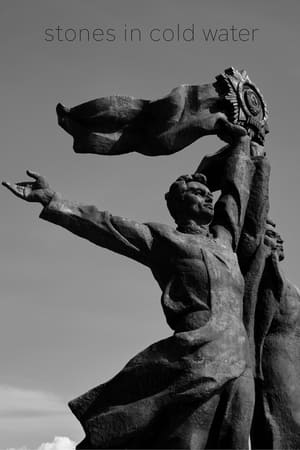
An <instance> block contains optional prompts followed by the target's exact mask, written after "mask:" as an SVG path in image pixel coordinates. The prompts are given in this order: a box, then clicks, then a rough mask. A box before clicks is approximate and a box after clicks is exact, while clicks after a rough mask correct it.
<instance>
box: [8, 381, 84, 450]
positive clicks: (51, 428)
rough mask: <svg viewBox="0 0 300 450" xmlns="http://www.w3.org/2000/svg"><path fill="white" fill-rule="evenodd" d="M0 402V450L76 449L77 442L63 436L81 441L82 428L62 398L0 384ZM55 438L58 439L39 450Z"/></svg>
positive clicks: (47, 393)
mask: <svg viewBox="0 0 300 450" xmlns="http://www.w3.org/2000/svg"><path fill="white" fill-rule="evenodd" d="M0 399H1V401H0V441H1V442H0V450H4V449H10V450H15V449H18V450H29V449H32V448H35V449H36V450H74V448H75V444H74V442H73V441H72V440H70V439H69V438H67V437H61V436H65V435H67V436H68V435H69V436H75V439H78V441H80V440H82V437H81V435H82V430H81V427H80V425H79V424H78V423H77V421H76V420H75V418H74V416H73V415H72V414H71V412H70V410H69V409H68V406H67V402H66V401H64V400H63V399H61V398H60V397H59V396H57V395H55V394H53V393H50V392H45V391H41V390H34V389H24V388H20V387H15V386H9V385H0ZM52 436H58V437H56V438H55V439H54V441H53V442H46V443H44V444H41V445H40V446H39V447H38V444H39V443H40V442H45V440H47V439H49V440H51V439H52ZM24 443H25V445H24ZM37 447H38V448H37Z"/></svg>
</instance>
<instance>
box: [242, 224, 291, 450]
mask: <svg viewBox="0 0 300 450" xmlns="http://www.w3.org/2000/svg"><path fill="white" fill-rule="evenodd" d="M262 253H263V255H264V258H262V260H261V264H262V266H263V273H262V276H261V281H260V285H259V291H258V303H257V308H256V314H255V323H256V327H255V342H256V352H257V380H256V407H255V414H254V421H253V429H252V433H251V443H252V448H255V449H261V448H270V449H277V450H279V449H282V448H284V449H298V448H300V387H299V380H300V292H299V289H298V288H297V287H296V286H295V285H294V284H292V283H291V282H290V281H289V280H288V279H287V278H286V277H285V275H284V274H283V272H282V269H281V267H280V263H279V262H280V261H281V260H282V259H283V258H284V252H283V241H282V239H281V237H280V235H279V234H278V233H276V231H275V227H274V224H273V222H271V221H268V224H267V228H266V236H265V240H264V244H263V245H262Z"/></svg>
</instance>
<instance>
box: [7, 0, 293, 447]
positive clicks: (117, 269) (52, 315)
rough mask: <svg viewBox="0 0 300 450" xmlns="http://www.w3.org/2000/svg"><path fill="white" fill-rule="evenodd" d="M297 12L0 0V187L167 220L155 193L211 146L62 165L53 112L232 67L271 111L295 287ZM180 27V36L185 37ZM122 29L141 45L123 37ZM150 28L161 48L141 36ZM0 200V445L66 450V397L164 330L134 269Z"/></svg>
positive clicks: (153, 297) (274, 196)
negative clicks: (42, 190)
mask: <svg viewBox="0 0 300 450" xmlns="http://www.w3.org/2000/svg"><path fill="white" fill-rule="evenodd" d="M299 13H300V4H299V2H298V0H285V2H276V3H275V2H271V0H266V1H263V2H262V1H258V0H252V1H251V2H248V1H244V0H239V1H237V0H226V1H224V0H209V1H208V0H205V1H198V0H197V1H196V0H186V1H184V2H183V1H179V0H164V1H158V0H152V1H151V2H150V1H145V0H109V1H108V0H84V1H83V0H81V1H79V0H72V1H71V0H51V1H49V0H48V1H45V0H26V2H24V1H22V0H1V2H0V56H1V71H0V98H1V105H2V106H1V108H0V123H1V166H0V172H1V174H0V176H1V179H2V180H7V181H22V180H25V179H27V177H26V174H25V170H26V169H28V168H29V169H32V170H36V171H38V172H40V173H41V174H43V175H44V176H45V177H46V178H47V179H48V180H49V182H50V184H51V186H52V187H53V188H54V189H55V190H57V191H59V192H61V193H63V195H64V196H65V197H66V198H68V199H70V200H77V201H80V202H83V203H87V204H95V205H97V206H98V207H99V209H101V210H109V211H110V212H112V213H113V214H117V215H121V216H125V217H129V218H132V219H135V220H138V221H141V222H147V221H151V222H162V223H169V224H171V223H172V222H171V219H170V218H169V216H168V213H167V209H166V206H165V203H164V195H163V194H164V193H165V192H166V191H167V189H168V186H169V185H170V183H171V182H172V181H173V180H174V179H175V178H176V177H178V176H179V175H181V174H185V173H191V172H193V171H194V170H195V169H196V167H197V166H198V164H199V162H200V160H201V159H202V157H203V156H204V155H205V154H209V153H213V152H214V151H216V150H217V149H219V148H220V147H221V146H222V143H220V141H219V140H218V139H217V138H216V137H213V136H210V137H206V138H203V139H201V140H200V141H197V142H195V143H194V144H192V145H191V146H190V147H189V148H187V149H185V150H184V151H182V152H179V153H177V154H176V155H172V156H171V157H157V158H150V157H145V156H142V155H139V154H135V153H132V154H130V155H124V156H115V157H106V156H97V155H76V154H75V153H74V152H73V150H72V138H71V137H70V136H69V135H67V134H66V133H65V132H64V131H63V130H62V129H61V128H59V126H58V125H57V121H56V113H55V106H56V104H57V102H62V103H64V104H65V105H67V106H75V105H77V104H79V103H82V102H84V101H87V100H90V99H94V98H97V97H103V96H108V95H113V94H119V95H129V96H134V97H137V98H145V99H157V98H159V97H162V96H164V95H166V94H168V93H169V92H170V91H171V89H173V88H174V87H176V86H178V85H180V84H204V83H207V82H213V81H214V77H215V76H216V75H218V74H219V73H221V72H223V70H224V69H226V68H227V67H230V66H234V67H236V68H238V69H242V68H244V69H246V70H247V72H248V74H249V76H250V78H251V79H252V80H253V81H254V82H255V83H256V84H257V85H258V86H259V88H260V90H261V91H262V93H263V95H264V98H265V100H266V102H267V104H268V109H269V111H270V130H271V132H270V134H269V136H268V137H267V141H266V148H265V150H266V152H267V154H268V156H269V159H270V160H271V164H272V174H271V182H270V201H271V210H270V216H271V217H272V218H273V220H275V222H276V223H277V229H278V231H279V232H280V233H281V235H282V237H283V239H284V241H285V253H286V260H285V262H284V263H283V265H284V269H285V272H286V274H287V276H288V278H289V279H290V280H292V281H293V282H294V283H296V284H298V285H300V275H299V254H300V240H299V238H298V236H299V231H298V228H299V227H298V223H299V222H298V221H299V219H300V213H299V168H300V152H299V141H300V127H299V117H298V110H299V101H300V95H299V86H298V84H299V75H300V60H299V43H300V40H299V37H300V36H299V33H300V32H299V26H298V20H299ZM58 26H59V27H60V28H61V30H62V31H60V35H59V36H58V35H57V34H55V33H57V31H56V30H55V29H57V27H58ZM232 26H234V27H236V28H237V29H240V28H247V29H249V30H250V35H249V36H253V40H252V39H251V40H249V41H232V40H230V41H228V42H224V41H223V42H220V41H214V42H213V41H209V42H206V41H205V39H204V38H203V31H202V30H203V29H204V30H205V31H207V30H208V29H209V28H211V29H213V30H216V29H220V28H224V27H229V28H230V27H232ZM178 27H179V37H178V38H177V37H175V38H174V40H169V41H168V42H166V41H163V34H162V33H163V30H165V29H166V28H171V29H174V30H175V31H177V29H178ZM192 27H194V33H195V39H194V40H191V39H189V36H191V34H190V33H189V32H185V34H184V30H186V29H188V28H189V29H191V28H192ZM71 28H72V29H73V30H75V34H76V33H77V34H76V36H77V37H78V29H79V28H88V29H89V30H90V31H91V32H92V31H93V30H94V29H99V28H101V29H102V30H103V35H100V34H99V33H100V32H97V33H98V34H96V37H97V39H100V37H101V36H102V37H104V38H105V39H104V40H102V41H100V40H93V41H91V40H90V41H89V42H88V41H87V40H84V41H81V42H80V41H79V40H78V39H77V38H76V39H74V40H73V41H72V39H73V38H74V36H75V34H74V32H73V31H68V32H67V34H65V31H66V30H67V29H71ZM125 28H126V29H127V30H130V29H132V28H137V29H139V30H140V31H139V32H136V33H140V35H141V40H137V39H135V40H134V42H132V41H130V40H129V39H127V40H125V38H124V30H125ZM153 28H156V29H157V28H158V29H159V31H156V33H157V34H155V39H159V38H160V41H154V40H151V39H150V38H149V32H150V30H151V29H153ZM109 30H110V31H109ZM252 30H256V31H254V32H252ZM112 35H114V36H115V39H114V40H112V39H113V38H112V37H111V36H112ZM164 36H166V37H167V39H170V36H171V32H170V31H168V32H166V34H165V35H164ZM183 36H185V38H186V40H184V37H183ZM58 38H59V39H58ZM67 39H69V41H68V40H67ZM0 204H1V210H2V219H1V232H0V242H1V258H0V277H1V283H0V285H1V297H0V298H1V306H2V308H1V309H2V314H1V315H0V358H1V372H0V398H1V401H0V449H2V450H3V449H7V448H10V449H17V448H22V449H38V448H39V450H58V449H59V450H62V449H67V448H68V449H69V448H71V447H72V445H73V443H74V442H78V441H80V440H81V439H82V438H83V432H82V429H81V426H80V424H79V422H78V421H77V420H76V419H75V417H74V416H73V415H72V413H71V412H70V411H69V410H68V407H67V402H68V401H69V400H71V399H73V398H75V397H76V396H78V395H80V394H82V393H83V392H86V391H87V390H88V389H90V388H92V387H94V386H96V385H97V384H99V383H101V382H104V381H106V380H108V379H109V378H110V377H112V376H113V375H114V374H116V372H117V371H119V370H120V369H121V368H122V367H123V366H124V364H125V363H126V362H127V361H128V360H129V359H130V358H131V357H132V356H134V355H135V354H136V353H137V352H138V351H140V350H142V349H143V348H145V347H146V346H148V345H150V344H151V343H153V342H155V341H156V340H159V339H161V338H163V337H166V336H168V335H169V334H170V330H169V329H168V327H167V325H166V323H165V319H164V317H163V314H162V311H161V307H160V292H159V288H158V286H156V284H155V281H154V280H153V279H152V277H151V273H150V271H149V270H148V269H147V268H145V267H142V266H141V267H140V266H139V265H138V263H136V262H134V261H130V260H126V258H125V257H122V256H118V255H116V254H111V253H109V251H107V250H104V249H101V248H99V247H96V246H93V245H92V244H90V243H89V242H87V241H84V240H81V239H80V238H78V237H75V236H72V235H71V234H70V233H68V232H67V231H65V230H63V229H61V228H58V227H56V226H54V225H53V224H50V223H47V222H45V221H42V220H40V219H39V218H38V215H39V213H40V210H41V208H40V206H39V205H33V204H28V203H25V202H22V201H21V200H19V199H17V198H14V197H13V196H12V195H11V194H10V193H9V192H8V191H6V190H5V189H4V188H3V189H1V190H0ZM46 443H48V444H49V445H48V444H47V445H48V447H47V445H46Z"/></svg>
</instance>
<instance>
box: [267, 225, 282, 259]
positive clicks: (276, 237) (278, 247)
mask: <svg viewBox="0 0 300 450" xmlns="http://www.w3.org/2000/svg"><path fill="white" fill-rule="evenodd" d="M265 244H266V245H269V247H272V248H273V249H274V250H275V251H276V253H277V255H278V259H279V261H282V260H283V259H284V249H283V240H282V238H281V236H280V234H278V233H277V232H276V231H275V229H274V227H272V226H271V225H269V224H268V225H267V228H266V238H265Z"/></svg>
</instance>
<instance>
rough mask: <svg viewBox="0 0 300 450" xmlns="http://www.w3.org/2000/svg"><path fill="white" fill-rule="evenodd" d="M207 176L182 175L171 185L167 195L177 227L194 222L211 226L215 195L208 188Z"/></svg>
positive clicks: (197, 174)
mask: <svg viewBox="0 0 300 450" xmlns="http://www.w3.org/2000/svg"><path fill="white" fill-rule="evenodd" d="M206 183H207V181H206V177H205V175H203V174H201V173H196V174H193V175H182V176H181V177H179V178H177V180H176V181H175V182H174V183H173V184H171V186H170V189H169V192H167V194H166V195H165V199H166V201H167V206H168V209H169V211H170V214H171V216H172V217H173V218H174V220H175V222H176V223H177V225H179V224H182V223H184V222H186V221H188V220H194V221H195V222H197V223H198V224H199V225H206V224H209V223H210V222H211V220H212V218H213V215H214V208H213V195H212V193H211V191H210V190H209V188H208V187H207V184H206Z"/></svg>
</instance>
